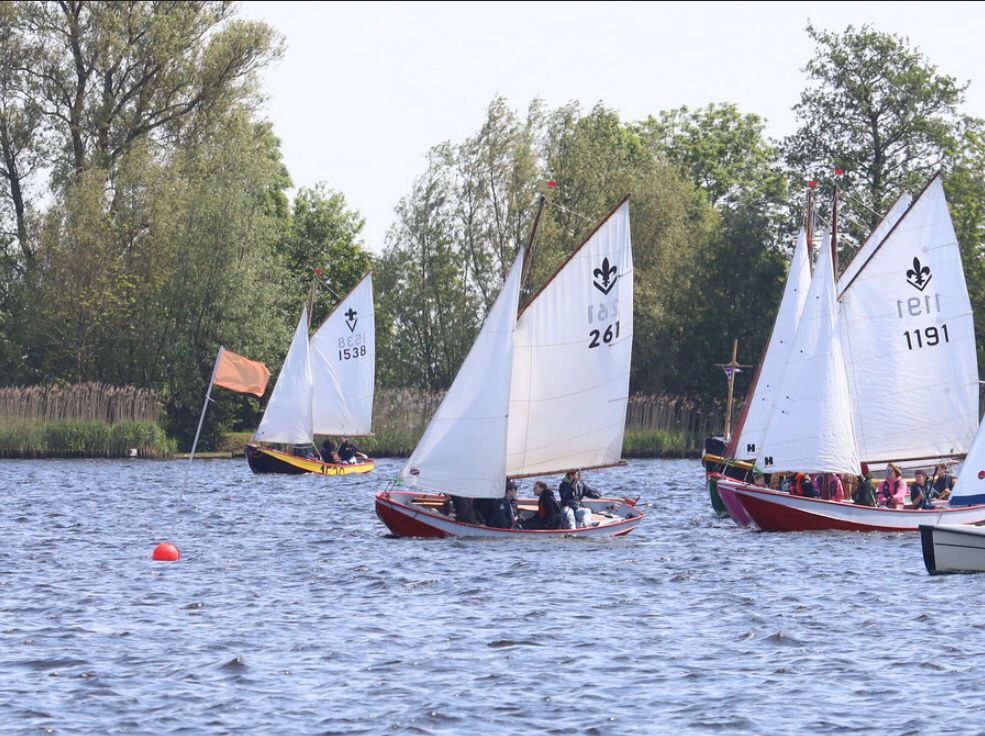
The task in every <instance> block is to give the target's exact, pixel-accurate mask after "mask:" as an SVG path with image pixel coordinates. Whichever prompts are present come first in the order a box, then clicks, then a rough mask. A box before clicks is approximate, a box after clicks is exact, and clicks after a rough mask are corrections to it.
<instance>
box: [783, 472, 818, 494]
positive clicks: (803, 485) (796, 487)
mask: <svg viewBox="0 0 985 736" xmlns="http://www.w3.org/2000/svg"><path fill="white" fill-rule="evenodd" d="M790 495H791V496H805V497H807V498H817V496H818V492H817V489H816V488H815V487H814V481H812V480H811V476H810V475H808V474H807V473H794V476H793V479H792V480H791V481H790Z"/></svg>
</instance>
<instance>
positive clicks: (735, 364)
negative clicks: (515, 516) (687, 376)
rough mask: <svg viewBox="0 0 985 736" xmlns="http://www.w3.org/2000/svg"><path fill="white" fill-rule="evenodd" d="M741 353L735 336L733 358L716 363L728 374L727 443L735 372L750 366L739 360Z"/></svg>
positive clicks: (730, 422) (730, 435) (726, 405)
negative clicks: (725, 361) (726, 361)
mask: <svg viewBox="0 0 985 736" xmlns="http://www.w3.org/2000/svg"><path fill="white" fill-rule="evenodd" d="M738 353H739V340H738V338H735V339H733V340H732V360H730V361H729V362H728V363H715V365H717V366H718V367H719V368H722V369H724V370H725V375H727V376H728V397H727V398H726V399H725V442H726V443H727V442H728V441H729V440H730V439H731V437H732V397H733V395H734V393H735V374H736V372H737V369H739V368H748V367H749V366H748V365H742V364H741V363H739V361H738V360H737V357H738Z"/></svg>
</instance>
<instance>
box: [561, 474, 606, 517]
mask: <svg viewBox="0 0 985 736" xmlns="http://www.w3.org/2000/svg"><path fill="white" fill-rule="evenodd" d="M560 491H561V518H562V521H563V526H564V528H565V529H574V528H576V527H577V528H581V527H585V526H588V522H589V520H590V519H591V518H592V511H591V509H588V508H585V507H584V506H582V505H581V501H582V499H583V498H601V497H602V494H601V493H599V492H598V491H596V490H595V489H594V488H591V487H590V486H588V485H587V484H586V483H584V482H582V479H581V471H580V470H569V471H568V472H567V473H565V475H564V480H562V481H561V485H560Z"/></svg>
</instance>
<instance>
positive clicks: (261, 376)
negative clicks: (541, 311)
mask: <svg viewBox="0 0 985 736" xmlns="http://www.w3.org/2000/svg"><path fill="white" fill-rule="evenodd" d="M269 380H270V371H268V370H267V366H265V365H264V364H263V363H261V362H260V361H259V360H250V359H249V358H244V357H243V356H242V355H239V354H238V353H234V352H233V351H232V350H226V349H225V348H221V349H220V350H219V362H218V364H217V365H216V367H215V385H216V386H222V387H223V388H229V389H232V390H233V391H240V392H242V393H244V394H256V395H257V396H263V392H264V391H266V390H267V381H269Z"/></svg>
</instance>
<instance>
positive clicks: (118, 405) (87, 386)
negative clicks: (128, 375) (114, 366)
mask: <svg viewBox="0 0 985 736" xmlns="http://www.w3.org/2000/svg"><path fill="white" fill-rule="evenodd" d="M162 412H163V407H162V404H161V398H160V396H159V394H158V393H157V392H156V391H152V390H150V389H144V388H134V387H133V386H111V385H109V384H105V383H77V384H70V385H38V386H7V387H5V388H0V426H9V425H20V424H36V423H47V422H59V421H67V420H73V421H83V422H102V423H104V424H119V423H121V422H154V423H156V422H158V421H160V419H161V416H162Z"/></svg>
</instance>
